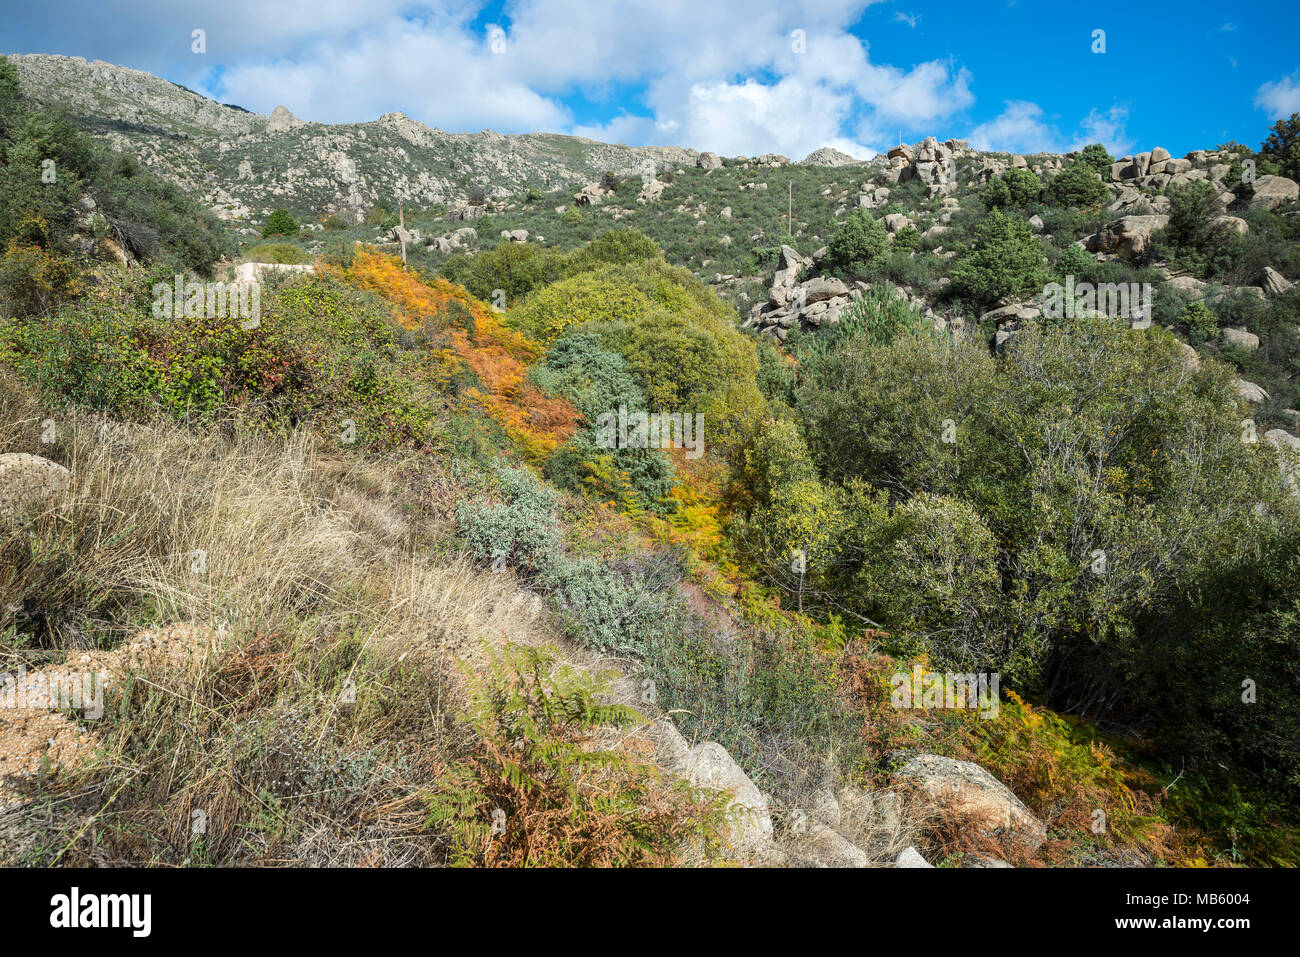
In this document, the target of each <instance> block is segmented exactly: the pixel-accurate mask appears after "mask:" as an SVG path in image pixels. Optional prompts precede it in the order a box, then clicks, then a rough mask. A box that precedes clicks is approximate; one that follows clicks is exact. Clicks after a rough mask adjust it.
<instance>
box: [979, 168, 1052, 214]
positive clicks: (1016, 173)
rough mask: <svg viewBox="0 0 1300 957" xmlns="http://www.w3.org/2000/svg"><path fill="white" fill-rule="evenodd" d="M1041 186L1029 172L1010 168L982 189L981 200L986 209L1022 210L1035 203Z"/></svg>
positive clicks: (1040, 192) (1041, 190)
mask: <svg viewBox="0 0 1300 957" xmlns="http://www.w3.org/2000/svg"><path fill="white" fill-rule="evenodd" d="M1042 192H1043V184H1042V182H1041V181H1040V180H1039V179H1038V177H1037V176H1035V175H1034V173H1033V172H1032V171H1031V170H1027V169H1020V168H1019V167H1014V166H1013V167H1012V168H1011V169H1009V170H1007V171H1006V172H1005V173H1003V174H1002V175H1001V176H999V177H998V178H996V179H993V180H990V181H989V183H988V185H987V186H986V187H985V188H984V192H983V194H982V195H981V199H983V201H984V205H985V206H986V207H987V208H988V209H999V208H1006V207H1013V208H1016V209H1023V208H1024V207H1026V206H1028V205H1029V204H1030V203H1033V202H1037V200H1038V197H1039V196H1040V195H1041V194H1042Z"/></svg>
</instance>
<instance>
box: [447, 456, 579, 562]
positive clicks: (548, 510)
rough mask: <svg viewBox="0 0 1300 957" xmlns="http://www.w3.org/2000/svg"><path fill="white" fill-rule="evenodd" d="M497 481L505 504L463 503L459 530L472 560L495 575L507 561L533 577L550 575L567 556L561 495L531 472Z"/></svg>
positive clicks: (514, 472)
mask: <svg viewBox="0 0 1300 957" xmlns="http://www.w3.org/2000/svg"><path fill="white" fill-rule="evenodd" d="M497 481H498V483H499V485H500V488H501V494H502V496H503V497H504V498H505V501H504V502H501V503H499V504H495V505H485V504H483V503H481V502H459V503H457V506H456V523H457V528H458V531H459V532H460V535H461V537H462V539H463V540H464V542H465V545H466V547H467V548H468V550H469V553H470V555H471V556H472V557H473V558H475V559H476V560H477V561H479V562H482V563H483V564H487V565H493V566H494V570H502V569H501V567H500V564H499V563H500V562H502V561H504V562H505V563H506V564H507V565H508V566H510V567H514V568H519V569H522V570H523V571H525V572H529V573H533V574H542V573H544V572H546V571H548V570H549V569H550V568H551V566H552V565H553V564H554V563H555V562H556V561H557V560H558V558H559V556H560V554H561V542H560V532H559V528H558V527H557V525H556V523H555V506H556V503H557V502H558V498H557V497H556V494H555V492H554V491H553V490H552V489H550V488H548V487H547V486H546V485H544V484H542V483H541V482H539V481H538V480H537V476H535V475H534V474H533V473H532V472H530V471H528V470H527V469H512V468H502V469H499V470H498V472H497Z"/></svg>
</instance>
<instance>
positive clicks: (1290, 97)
mask: <svg viewBox="0 0 1300 957" xmlns="http://www.w3.org/2000/svg"><path fill="white" fill-rule="evenodd" d="M1255 107H1256V109H1260V110H1263V111H1264V112H1265V113H1267V114H1268V118H1269V119H1270V120H1285V119H1289V118H1290V117H1291V114H1292V113H1300V70H1297V71H1296V72H1295V73H1292V74H1291V75H1290V76H1284V77H1282V79H1280V80H1274V81H1273V82H1271V83H1265V84H1264V85H1263V86H1261V87H1260V88H1259V90H1257V91H1256V93H1255Z"/></svg>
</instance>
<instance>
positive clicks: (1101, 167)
mask: <svg viewBox="0 0 1300 957" xmlns="http://www.w3.org/2000/svg"><path fill="white" fill-rule="evenodd" d="M1077 162H1080V163H1083V164H1085V165H1086V166H1088V167H1089V168H1090V169H1091V170H1092V171H1093V172H1094V173H1096V174H1097V175H1098V176H1100V177H1101V178H1102V179H1107V178H1109V177H1110V168H1111V166H1113V165H1114V163H1115V158H1114V157H1113V156H1111V155H1110V154H1109V153H1107V152H1106V147H1104V146H1102V145H1101V144H1100V143H1089V144H1088V145H1087V146H1085V147H1084V148H1083V149H1082V150H1080V151H1079V156H1078V160H1077Z"/></svg>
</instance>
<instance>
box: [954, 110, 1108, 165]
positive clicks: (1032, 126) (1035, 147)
mask: <svg viewBox="0 0 1300 957" xmlns="http://www.w3.org/2000/svg"><path fill="white" fill-rule="evenodd" d="M1127 118H1128V110H1127V108H1126V107H1124V106H1121V105H1116V106H1113V107H1111V108H1110V109H1109V110H1107V111H1106V112H1105V113H1102V112H1100V111H1099V110H1096V109H1094V110H1092V111H1091V112H1090V113H1089V114H1088V115H1087V116H1085V117H1084V118H1083V120H1081V121H1080V123H1079V126H1078V129H1076V130H1075V131H1074V133H1073V134H1071V135H1068V136H1067V135H1064V134H1062V133H1061V132H1060V130H1058V129H1057V128H1056V127H1055V126H1054V125H1052V124H1051V123H1049V122H1047V121H1046V120H1045V119H1044V116H1043V110H1042V107H1040V106H1039V105H1038V104H1037V103H1030V102H1027V101H1025V100H1008V101H1007V102H1006V105H1005V108H1004V109H1003V111H1002V112H1001V113H1000V114H998V116H996V117H994V118H993V119H992V120H989V121H988V122H987V123H981V124H979V125H978V126H976V127H975V128H974V129H972V130H971V131H970V133H969V134H968V139H969V140H970V145H971V146H973V147H975V148H976V149H979V150H1004V151H1006V152H1009V153H1068V152H1070V151H1071V150H1077V149H1082V148H1083V147H1084V146H1087V145H1088V144H1089V143H1101V144H1102V145H1103V146H1105V147H1106V149H1107V150H1108V151H1109V152H1111V153H1115V154H1123V153H1126V152H1128V151H1129V149H1130V148H1131V147H1132V145H1133V143H1132V140H1131V139H1129V137H1128V135H1127V133H1126V132H1125V128H1124V124H1125V121H1126V119H1127Z"/></svg>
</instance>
